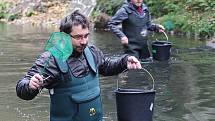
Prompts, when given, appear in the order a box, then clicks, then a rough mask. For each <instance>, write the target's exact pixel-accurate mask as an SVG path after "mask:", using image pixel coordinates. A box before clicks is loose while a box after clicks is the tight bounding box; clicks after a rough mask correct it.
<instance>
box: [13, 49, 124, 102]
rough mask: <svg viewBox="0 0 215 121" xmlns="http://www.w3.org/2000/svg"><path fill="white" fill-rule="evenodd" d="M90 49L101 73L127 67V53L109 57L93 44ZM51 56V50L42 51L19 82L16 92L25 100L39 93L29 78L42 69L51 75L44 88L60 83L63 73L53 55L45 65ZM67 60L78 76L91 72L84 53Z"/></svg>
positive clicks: (110, 72) (73, 72) (108, 74)
mask: <svg viewBox="0 0 215 121" xmlns="http://www.w3.org/2000/svg"><path fill="white" fill-rule="evenodd" d="M89 49H90V51H91V52H92V54H93V57H94V61H95V64H96V67H97V68H98V71H99V74H102V75H104V76H111V75H116V74H118V73H120V72H122V71H123V70H124V69H126V68H127V57H128V56H127V55H123V56H121V57H120V58H117V59H116V58H115V59H111V58H109V57H104V55H103V53H102V52H101V51H100V50H99V49H98V48H97V47H95V46H93V45H92V46H89ZM49 57H50V53H49V52H44V53H42V54H41V55H40V56H39V57H38V59H37V60H36V61H35V63H34V64H33V66H32V67H31V68H30V69H29V70H28V72H27V74H26V75H25V76H24V77H23V78H22V79H20V80H19V81H18V82H17V85H16V93H17V96H18V97H20V98H22V99H25V100H31V99H33V98H34V97H35V96H36V95H37V94H38V93H39V90H31V89H30V88H29V80H30V79H31V77H32V76H33V75H35V74H36V73H40V72H41V70H44V72H43V76H44V77H47V76H49V75H50V76H51V77H50V78H49V79H47V80H46V81H45V82H44V84H43V87H44V88H47V89H51V88H53V87H55V86H56V85H57V84H58V83H59V80H58V79H59V76H60V75H61V72H60V70H59V67H58V66H57V64H56V60H55V58H54V57H53V56H51V58H50V60H49V61H48V66H47V67H45V65H46V64H47V60H48V58H49ZM67 62H68V64H69V67H70V69H71V70H72V74H73V75H74V76H76V77H81V76H84V75H85V74H87V73H88V72H89V66H88V64H87V62H86V59H85V56H84V54H81V55H80V54H79V55H77V54H75V53H73V54H72V56H70V57H69V58H68V60H67ZM44 67H45V68H44ZM39 70H40V72H39Z"/></svg>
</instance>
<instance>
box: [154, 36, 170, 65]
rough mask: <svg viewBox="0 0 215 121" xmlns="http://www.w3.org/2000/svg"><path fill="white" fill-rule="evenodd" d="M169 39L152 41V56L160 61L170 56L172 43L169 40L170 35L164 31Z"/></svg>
mask: <svg viewBox="0 0 215 121" xmlns="http://www.w3.org/2000/svg"><path fill="white" fill-rule="evenodd" d="M164 34H165V36H166V38H167V41H158V40H157V41H155V42H153V43H152V56H153V59H155V60H158V61H165V60H168V59H169V58H170V53H171V47H172V43H171V42H168V37H167V35H166V33H165V32H164Z"/></svg>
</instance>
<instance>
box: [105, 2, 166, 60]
mask: <svg viewBox="0 0 215 121" xmlns="http://www.w3.org/2000/svg"><path fill="white" fill-rule="evenodd" d="M119 24H122V31H121V30H120V29H119V27H118V25H119ZM108 26H109V28H110V29H111V31H112V32H113V33H114V34H116V35H117V37H118V38H120V40H121V43H122V45H123V47H124V51H125V53H126V54H130V55H133V56H135V57H137V58H140V59H146V58H149V57H150V51H149V50H148V43H147V40H148V38H147V35H148V30H150V31H163V30H164V27H163V26H162V25H159V24H153V23H151V16H150V12H149V9H148V7H147V6H146V5H145V4H144V3H143V0H128V1H127V3H125V4H123V6H122V7H121V8H120V9H119V10H118V11H117V12H116V14H115V15H114V16H113V17H112V19H111V20H110V21H109V22H108Z"/></svg>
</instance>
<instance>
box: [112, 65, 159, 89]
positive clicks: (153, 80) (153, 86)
mask: <svg viewBox="0 0 215 121" xmlns="http://www.w3.org/2000/svg"><path fill="white" fill-rule="evenodd" d="M140 70H144V71H145V72H147V73H148V74H149V76H150V77H151V79H152V90H154V88H155V79H154V77H153V76H152V74H151V73H150V72H149V71H148V70H146V69H145V68H141V69H140ZM126 71H128V69H125V70H124V71H122V73H124V72H126ZM116 86H117V89H119V80H118V79H117V85H116Z"/></svg>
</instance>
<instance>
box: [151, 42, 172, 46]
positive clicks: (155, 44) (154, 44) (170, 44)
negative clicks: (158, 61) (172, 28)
mask: <svg viewBox="0 0 215 121" xmlns="http://www.w3.org/2000/svg"><path fill="white" fill-rule="evenodd" d="M156 42H159V43H156ZM152 46H172V43H171V42H167V41H154V42H153V43H152Z"/></svg>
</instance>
